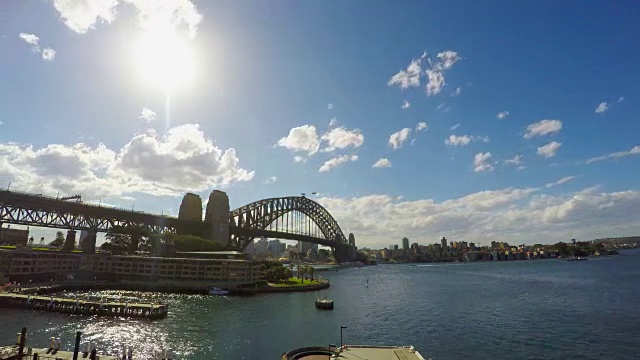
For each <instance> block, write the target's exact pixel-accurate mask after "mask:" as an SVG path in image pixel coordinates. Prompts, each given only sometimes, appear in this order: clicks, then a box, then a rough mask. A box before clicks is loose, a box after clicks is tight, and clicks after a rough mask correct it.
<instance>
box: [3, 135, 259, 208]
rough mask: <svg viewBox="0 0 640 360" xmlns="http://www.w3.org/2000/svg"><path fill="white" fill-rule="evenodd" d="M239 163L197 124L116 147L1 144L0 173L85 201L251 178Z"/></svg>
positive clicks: (19, 183) (24, 185)
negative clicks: (41, 146)
mask: <svg viewBox="0 0 640 360" xmlns="http://www.w3.org/2000/svg"><path fill="white" fill-rule="evenodd" d="M238 163H239V159H238V157H237V155H236V151H235V149H233V148H229V149H227V150H222V149H220V148H218V147H217V146H215V145H214V144H213V142H212V141H211V140H210V139H209V138H207V137H206V136H205V134H204V133H203V132H202V130H200V128H199V127H198V125H195V124H186V125H182V126H178V127H174V128H171V129H169V130H168V131H167V133H165V134H163V135H159V134H156V133H154V132H152V131H150V132H147V133H145V134H141V135H137V136H135V137H133V138H132V139H131V140H130V141H129V142H128V143H127V144H125V145H124V146H123V147H122V148H121V149H116V150H112V149H109V148H108V147H107V146H106V145H104V144H99V145H98V146H96V147H91V146H89V145H86V144H83V143H80V144H76V145H72V146H67V145H60V144H52V145H48V146H46V147H43V148H34V147H33V146H30V145H20V144H13V143H10V144H0V169H2V170H0V173H2V174H1V175H4V176H8V177H9V178H10V179H11V181H12V184H15V187H16V188H18V189H22V190H25V191H31V192H38V193H49V194H53V193H56V192H57V191H60V192H61V193H63V194H75V193H81V194H82V196H83V198H87V199H88V200H90V199H98V198H103V197H107V196H121V195H123V194H127V193H135V192H139V193H147V194H152V195H171V196H176V195H180V194H183V193H184V191H202V190H205V189H209V188H212V187H215V186H224V185H228V184H231V183H234V182H239V181H249V180H251V179H252V178H253V176H254V172H253V171H247V170H245V169H242V168H240V167H239V166H238Z"/></svg>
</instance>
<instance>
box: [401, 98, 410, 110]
mask: <svg viewBox="0 0 640 360" xmlns="http://www.w3.org/2000/svg"><path fill="white" fill-rule="evenodd" d="M410 107H411V103H410V102H408V101H407V100H405V101H404V102H403V103H402V106H401V107H400V108H401V109H403V110H404V109H408V108H410Z"/></svg>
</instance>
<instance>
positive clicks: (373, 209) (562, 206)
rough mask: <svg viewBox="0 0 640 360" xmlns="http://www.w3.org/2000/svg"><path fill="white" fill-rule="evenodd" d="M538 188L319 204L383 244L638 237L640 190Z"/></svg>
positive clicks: (368, 242)
mask: <svg viewBox="0 0 640 360" xmlns="http://www.w3.org/2000/svg"><path fill="white" fill-rule="evenodd" d="M541 191H542V190H541V189H540V188H504V189H496V190H485V191H480V192H476V193H472V194H469V195H466V196H462V197H458V198H453V199H449V200H445V201H440V202H437V201H435V200H432V199H428V198H427V199H420V200H415V201H402V199H398V197H397V196H395V195H394V196H391V195H383V194H371V195H367V196H362V197H349V198H338V197H322V198H319V199H318V200H317V201H318V202H319V203H320V204H321V205H322V206H324V207H325V208H326V209H327V210H328V211H329V212H330V213H331V215H332V216H333V217H334V218H335V219H336V220H337V221H338V223H339V224H340V227H341V228H342V230H343V231H344V232H345V233H349V232H353V233H355V234H356V237H357V242H358V243H359V244H360V245H359V246H368V247H373V248H382V247H384V246H386V245H388V241H389V238H388V234H389V233H401V234H403V236H407V237H408V238H409V239H411V241H412V242H413V241H416V242H417V243H419V244H420V245H427V244H432V243H437V242H439V239H440V238H441V237H442V236H446V237H447V239H450V240H452V241H453V240H456V241H469V242H472V241H473V242H475V243H476V244H483V245H487V244H489V243H490V242H491V241H492V240H494V241H505V242H508V243H510V244H522V243H526V244H535V243H540V242H541V243H545V244H553V243H556V242H558V241H565V242H566V241H567V240H568V239H571V238H576V239H580V240H591V239H595V238H602V237H609V236H612V234H616V236H629V235H637V234H638V231H640V227H639V225H638V222H637V212H636V211H632V209H637V208H639V207H640V192H639V191H635V190H627V191H620V192H611V193H599V192H597V191H594V190H593V189H586V190H582V191H578V192H574V193H568V194H563V195H557V196H555V195H554V196H551V195H547V194H544V193H542V192H541Z"/></svg>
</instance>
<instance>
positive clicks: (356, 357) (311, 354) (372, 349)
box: [283, 345, 425, 360]
mask: <svg viewBox="0 0 640 360" xmlns="http://www.w3.org/2000/svg"><path fill="white" fill-rule="evenodd" d="M332 354H335V355H334V356H335V357H331V355H332ZM287 355H288V358H287V359H290V360H331V359H340V360H362V359H367V360H425V359H424V358H423V357H422V355H420V353H418V352H417V351H416V350H414V349H413V347H399V346H364V345H350V346H345V347H343V348H342V349H338V350H337V352H332V351H329V349H328V348H302V349H298V350H294V351H290V352H289V353H287ZM283 359H284V357H283Z"/></svg>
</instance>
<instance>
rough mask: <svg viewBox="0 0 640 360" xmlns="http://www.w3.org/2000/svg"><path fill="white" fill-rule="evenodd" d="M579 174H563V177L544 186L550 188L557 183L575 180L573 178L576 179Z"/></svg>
mask: <svg viewBox="0 0 640 360" xmlns="http://www.w3.org/2000/svg"><path fill="white" fill-rule="evenodd" d="M581 176H582V175H573V176H565V177H563V178H561V179H559V180H558V181H554V182H552V183H548V184H546V185H545V187H546V188H550V187H554V186H557V185H562V184H564V183H568V182H569V181H571V180H575V179H577V178H579V177H581Z"/></svg>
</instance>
